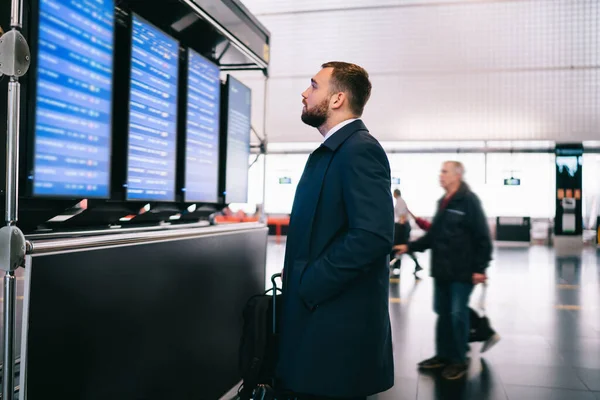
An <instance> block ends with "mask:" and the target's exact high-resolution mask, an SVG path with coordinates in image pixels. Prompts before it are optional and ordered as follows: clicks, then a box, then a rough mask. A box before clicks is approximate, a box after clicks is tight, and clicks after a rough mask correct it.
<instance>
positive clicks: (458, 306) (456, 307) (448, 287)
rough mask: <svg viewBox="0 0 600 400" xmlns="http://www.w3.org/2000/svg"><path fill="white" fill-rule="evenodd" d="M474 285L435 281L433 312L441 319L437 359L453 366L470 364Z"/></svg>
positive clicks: (436, 333) (438, 323)
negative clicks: (468, 357)
mask: <svg viewBox="0 0 600 400" xmlns="http://www.w3.org/2000/svg"><path fill="white" fill-rule="evenodd" d="M472 291H473V285H472V284H471V283H468V282H445V281H440V280H438V279H436V280H435V287H434V294H433V297H434V300H433V308H434V311H435V312H436V314H437V315H438V319H437V325H436V332H435V345H436V353H437V354H436V355H437V356H438V357H441V358H444V359H446V360H448V361H450V362H452V363H464V362H466V360H467V348H468V342H469V297H470V296H471V292H472Z"/></svg>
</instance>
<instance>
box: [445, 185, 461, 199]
mask: <svg viewBox="0 0 600 400" xmlns="http://www.w3.org/2000/svg"><path fill="white" fill-rule="evenodd" d="M459 188H460V182H459V183H457V184H454V185H451V186H449V187H448V188H447V189H446V198H450V197H452V196H454V194H456V192H458V189H459Z"/></svg>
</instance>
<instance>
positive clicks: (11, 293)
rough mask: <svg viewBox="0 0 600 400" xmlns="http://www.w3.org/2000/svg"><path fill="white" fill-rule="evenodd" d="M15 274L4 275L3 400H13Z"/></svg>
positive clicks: (9, 272) (10, 272) (7, 273)
mask: <svg viewBox="0 0 600 400" xmlns="http://www.w3.org/2000/svg"><path fill="white" fill-rule="evenodd" d="M15 295H16V292H15V273H14V272H13V271H7V272H6V275H4V360H3V366H2V399H3V400H13V398H14V394H15V382H14V378H15V377H14V372H13V369H14V362H15V357H14V343H15V338H14V328H15V300H16V296H15Z"/></svg>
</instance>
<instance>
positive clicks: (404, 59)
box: [238, 0, 600, 142]
mask: <svg viewBox="0 0 600 400" xmlns="http://www.w3.org/2000/svg"><path fill="white" fill-rule="evenodd" d="M243 2H244V4H245V5H246V6H247V7H248V8H249V9H250V11H251V12H252V13H253V14H254V15H256V16H257V17H258V19H259V20H260V21H261V22H262V23H263V24H264V25H265V26H266V27H267V29H269V30H270V32H271V35H272V36H271V65H270V79H269V82H268V90H267V101H266V104H267V113H266V116H267V118H266V131H267V133H268V136H269V141H270V142H304V141H309V142H310V141H312V142H314V141H316V140H319V134H318V133H317V132H316V130H314V129H312V128H309V127H307V126H305V125H303V124H302V122H301V121H300V111H301V107H302V106H301V102H300V101H301V97H300V93H301V92H302V91H303V90H304V89H305V88H306V87H307V86H308V84H309V80H310V77H311V76H312V75H313V74H315V73H316V72H317V71H318V70H319V68H320V65H321V64H322V63H323V62H326V61H330V60H343V61H349V62H354V63H357V64H359V65H361V66H363V67H365V68H366V69H367V71H369V73H370V76H371V81H372V83H373V92H372V97H371V99H370V101H369V103H368V104H367V107H366V110H365V114H364V115H363V119H364V121H365V122H366V124H367V126H368V127H369V129H370V130H371V132H372V133H373V134H374V135H375V136H376V137H377V138H379V139H380V140H382V141H400V140H420V141H429V140H443V141H448V140H557V141H569V140H573V141H575V140H593V139H596V138H598V137H600V134H599V132H598V131H599V127H600V116H599V113H598V110H600V96H599V93H600V50H599V49H600V30H599V25H600V23H599V20H600V2H598V1H597V0H553V1H550V0H518V1H510V0H497V1H493V0H487V1H482V0H480V1H475V0H471V1H467V0H462V1H461V0H453V1H450V0H437V1H435V2H433V1H426V0H420V1H409V0H403V1H399V0H396V1H392V0H369V1H367V0H343V1H342V0H328V1H322V0H319V1H315V0H304V1H301V2H300V1H291V0H278V1H275V2H274V1H272V0H269V1H267V0H245V1H243ZM238 76H239V77H241V78H242V79H243V80H244V82H246V83H247V84H248V85H250V86H251V87H252V89H253V98H254V101H253V124H255V126H256V127H257V130H259V131H261V132H262V130H263V118H262V117H263V112H264V107H263V105H264V81H263V78H262V76H260V75H258V74H253V73H243V74H238Z"/></svg>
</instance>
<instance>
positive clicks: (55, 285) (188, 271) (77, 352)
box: [27, 228, 267, 400]
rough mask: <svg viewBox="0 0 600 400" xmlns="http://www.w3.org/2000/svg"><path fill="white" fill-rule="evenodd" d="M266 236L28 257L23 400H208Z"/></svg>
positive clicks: (232, 368)
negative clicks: (56, 396) (51, 399)
mask: <svg viewBox="0 0 600 400" xmlns="http://www.w3.org/2000/svg"><path fill="white" fill-rule="evenodd" d="M266 241H267V229H266V228H261V229H255V230H248V231H241V232H230V233H225V234H219V235H214V236H205V237H199V238H194V239H187V240H179V241H170V242H165V243H152V244H142V245H134V246H125V247H117V248H109V249H101V250H91V251H82V252H75V253H69V254H58V255H45V256H37V257H34V259H33V267H32V279H31V285H32V286H31V304H30V315H29V336H28V343H29V348H28V367H27V368H28V398H29V400H37V399H45V398H47V396H48V394H49V393H60V394H61V396H62V397H64V398H77V399H114V400H117V399H128V400H131V399H136V400H141V399H175V398H181V399H207V400H214V399H218V398H219V397H220V396H221V395H222V394H224V393H225V392H227V391H228V390H229V389H230V388H231V387H233V386H234V385H235V384H236V383H237V382H238V381H239V380H240V379H239V376H238V371H237V346H238V343H239V338H240V331H241V324H242V320H241V316H242V309H243V306H244V304H245V302H246V300H247V299H248V298H249V297H250V296H252V295H253V294H255V293H257V292H260V291H262V290H263V289H264V282H265V261H266Z"/></svg>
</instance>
